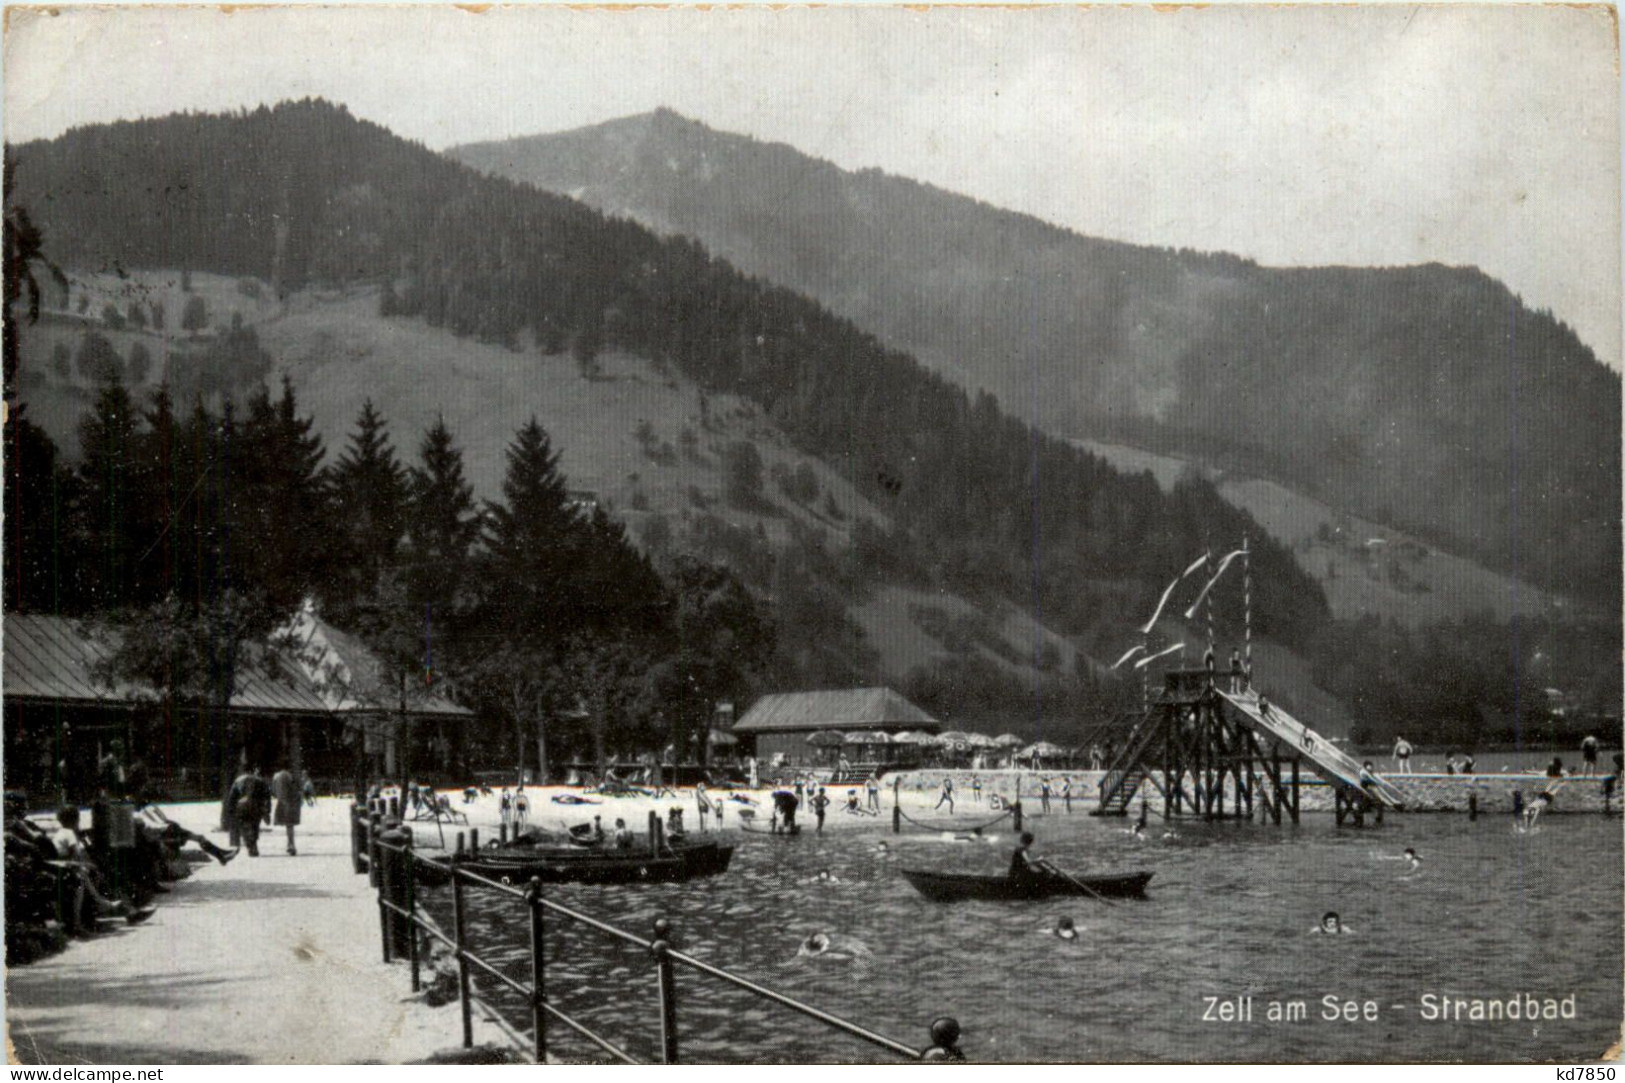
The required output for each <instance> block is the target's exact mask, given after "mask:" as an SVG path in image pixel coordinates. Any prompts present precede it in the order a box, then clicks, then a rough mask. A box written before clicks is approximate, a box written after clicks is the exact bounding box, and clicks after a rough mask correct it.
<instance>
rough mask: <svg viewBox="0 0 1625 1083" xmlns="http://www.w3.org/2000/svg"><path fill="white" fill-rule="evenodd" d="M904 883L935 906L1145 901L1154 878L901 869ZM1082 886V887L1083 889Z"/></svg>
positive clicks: (1148, 875) (1138, 874)
mask: <svg viewBox="0 0 1625 1083" xmlns="http://www.w3.org/2000/svg"><path fill="white" fill-rule="evenodd" d="M898 871H900V872H901V873H902V874H903V879H905V880H907V881H908V882H909V883H910V884H912V885H913V887H914V890H915V891H918V892H919V893H920V894H921V895H924V896H925V897H926V898H928V899H930V900H931V901H932V902H959V901H960V900H962V899H1044V898H1049V897H1050V896H1052V895H1084V896H1089V895H1090V894H1091V893H1093V894H1094V895H1104V896H1106V897H1108V898H1122V897H1132V898H1144V897H1145V886H1146V884H1148V883H1150V882H1151V877H1152V876H1153V875H1154V874H1153V873H1149V872H1124V873H1112V874H1109V875H1100V876H1075V877H1071V878H1070V879H1069V878H1068V877H1065V876H1056V875H1055V874H1054V873H1049V874H1046V875H1044V876H1030V877H1029V876H1024V877H1022V878H1020V879H1019V880H1018V879H1013V878H1011V877H1009V876H1002V875H1001V876H989V875H986V874H980V873H969V872H934V871H929V870H926V869H900V870H898ZM1080 885H1081V886H1080Z"/></svg>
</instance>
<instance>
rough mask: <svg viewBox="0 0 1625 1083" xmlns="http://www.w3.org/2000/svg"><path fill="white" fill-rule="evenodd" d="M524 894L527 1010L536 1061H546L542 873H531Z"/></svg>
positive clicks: (544, 930)
mask: <svg viewBox="0 0 1625 1083" xmlns="http://www.w3.org/2000/svg"><path fill="white" fill-rule="evenodd" d="M525 898H526V902H527V903H528V904H529V906H530V1014H531V1020H532V1022H533V1023H534V1024H535V1027H536V1049H535V1052H536V1063H537V1064H546V1063H547V1025H546V1022H545V1020H546V1018H547V1013H546V1012H545V1011H543V1010H542V1004H543V1002H544V1001H545V1000H546V999H547V987H546V984H545V982H544V978H545V976H546V960H545V958H544V957H543V956H544V952H545V951H546V947H547V944H546V940H545V939H544V936H543V934H544V933H545V932H546V926H545V924H544V922H543V918H542V878H541V877H539V876H533V877H531V879H530V890H529V891H528V892H526V894H525Z"/></svg>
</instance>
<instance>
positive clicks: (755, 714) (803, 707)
mask: <svg viewBox="0 0 1625 1083" xmlns="http://www.w3.org/2000/svg"><path fill="white" fill-rule="evenodd" d="M941 728H942V727H941V724H940V723H938V722H937V720H936V719H935V718H932V717H931V716H930V715H929V714H927V713H926V712H925V711H923V710H921V709H920V708H919V707H916V706H915V705H914V704H912V703H910V702H909V701H908V700H907V699H904V698H903V697H902V696H901V695H899V694H898V693H896V692H894V691H892V690H891V689H890V688H841V689H828V690H825V691H820V692H779V693H774V694H772V695H766V696H763V697H762V698H761V699H759V700H757V701H756V702H755V703H753V704H752V705H751V708H750V710H748V711H746V712H745V714H744V716H743V717H741V718H740V719H739V721H738V722H736V723H735V724H734V727H733V732H734V734H735V736H737V737H739V738H740V740H741V741H743V742H745V743H746V745H747V748H748V749H749V750H750V751H751V753H752V754H753V755H755V756H756V757H757V758H758V759H759V760H762V761H767V762H771V761H772V760H773V759H774V757H776V756H780V757H782V760H781V761H780V762H782V763H783V764H785V765H786V766H792V767H796V766H811V765H814V764H818V763H822V762H823V761H824V760H825V759H827V758H828V757H827V756H822V755H821V754H820V751H821V750H819V749H817V748H814V747H813V746H811V745H809V744H808V743H807V738H808V737H810V736H812V735H813V734H815V733H818V732H819V731H821V730H838V731H840V732H841V733H851V732H854V731H862V730H881V731H883V732H885V733H888V734H890V733H896V732H898V731H900V730H914V731H917V732H918V731H923V732H925V733H932V734H934V733H937V732H938V731H939V730H941Z"/></svg>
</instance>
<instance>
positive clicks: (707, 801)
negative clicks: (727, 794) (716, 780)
mask: <svg viewBox="0 0 1625 1083" xmlns="http://www.w3.org/2000/svg"><path fill="white" fill-rule="evenodd" d="M694 807H695V809H697V810H698V811H699V814H700V831H701V833H704V831H705V816H706V813H708V812H710V811H711V797H710V795H709V794H707V793H706V792H705V782H704V780H701V781H699V782H696V783H694ZM720 807H721V806H720V804H719V806H718V808H719V809H720ZM719 823H720V821H719Z"/></svg>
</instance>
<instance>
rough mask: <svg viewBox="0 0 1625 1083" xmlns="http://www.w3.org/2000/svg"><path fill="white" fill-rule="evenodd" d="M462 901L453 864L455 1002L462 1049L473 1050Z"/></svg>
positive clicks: (459, 839) (460, 848)
mask: <svg viewBox="0 0 1625 1083" xmlns="http://www.w3.org/2000/svg"><path fill="white" fill-rule="evenodd" d="M462 852H463V836H462V835H458V836H457V854H458V856H459V857H461V856H462ZM467 909H468V907H467V904H466V903H465V902H464V901H463V877H462V872H461V870H459V869H458V868H457V865H456V863H453V865H452V870H451V927H452V935H453V936H454V937H455V938H456V941H457V1002H458V1005H459V1006H460V1007H461V1008H462V1011H463V1048H464V1049H472V1048H474V1004H473V1001H472V999H471V997H470V995H469V988H468V914H467Z"/></svg>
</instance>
